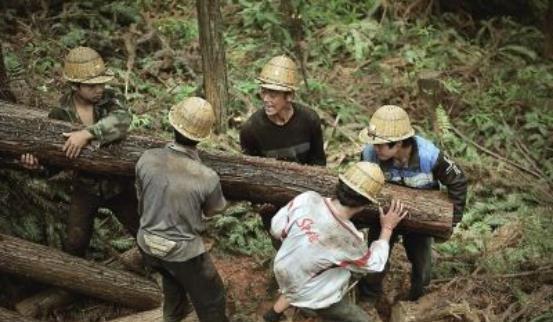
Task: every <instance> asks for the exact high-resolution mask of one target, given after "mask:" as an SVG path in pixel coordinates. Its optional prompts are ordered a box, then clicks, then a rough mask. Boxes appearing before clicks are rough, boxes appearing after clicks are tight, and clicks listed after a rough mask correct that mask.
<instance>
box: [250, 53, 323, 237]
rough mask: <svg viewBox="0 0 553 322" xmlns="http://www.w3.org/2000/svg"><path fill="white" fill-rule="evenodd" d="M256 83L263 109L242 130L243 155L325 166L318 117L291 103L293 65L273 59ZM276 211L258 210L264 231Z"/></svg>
mask: <svg viewBox="0 0 553 322" xmlns="http://www.w3.org/2000/svg"><path fill="white" fill-rule="evenodd" d="M257 79H258V80H259V81H260V82H261V85H260V87H261V99H262V100H263V109H259V110H258V111H256V112H255V113H254V114H253V115H252V116H251V117H250V118H249V119H248V120H247V121H246V123H245V124H244V125H243V126H242V129H241V130H240V145H241V147H242V151H243V152H244V153H245V154H247V155H253V156H260V157H266V158H275V159H277V160H282V161H290V162H297V163H301V164H309V165H320V166H325V165H326V155H325V151H324V148H323V131H322V129H321V120H320V119H319V116H318V115H317V113H315V111H313V110H312V109H310V108H309V107H307V106H302V105H300V104H297V103H295V102H293V101H292V100H293V98H294V92H295V91H296V89H297V87H296V84H297V71H296V64H295V63H294V62H293V61H292V60H291V59H290V58H288V57H286V56H277V57H274V58H272V59H271V60H270V61H269V62H268V63H267V64H266V65H265V66H264V67H263V69H262V70H261V74H260V75H259V77H258V78H257ZM276 211H277V208H276V207H275V206H273V205H271V204H264V205H263V206H262V207H261V208H260V209H259V214H260V215H261V218H262V220H263V225H264V227H265V229H266V230H267V231H269V229H270V228H271V218H272V217H273V216H274V214H275V212H276ZM275 247H276V246H275Z"/></svg>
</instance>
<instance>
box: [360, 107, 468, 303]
mask: <svg viewBox="0 0 553 322" xmlns="http://www.w3.org/2000/svg"><path fill="white" fill-rule="evenodd" d="M359 138H360V140H361V141H362V142H363V143H366V145H365V147H364V149H363V152H362V155H361V159H362V160H364V161H369V162H375V163H377V164H379V165H380V167H381V168H382V171H383V172H384V176H385V178H386V181H387V182H390V183H395V184H400V185H403V186H407V187H411V188H416V189H439V186H440V185H443V186H445V187H447V192H448V196H449V198H450V200H451V201H452V202H453V205H454V211H453V225H454V226H455V225H456V224H457V223H458V222H460V221H461V218H462V215H463V209H464V207H465V202H466V196H467V180H466V178H465V175H464V174H463V171H462V170H461V169H460V168H459V167H458V166H457V164H456V163H455V162H454V161H453V160H451V159H449V158H448V157H447V156H446V155H445V154H444V153H443V152H442V151H440V149H439V148H437V147H436V146H435V145H434V144H433V143H432V142H430V141H429V140H427V139H425V138H423V137H420V136H418V135H415V131H414V129H413V128H412V127H411V122H410V120H409V116H408V115H407V112H405V110H403V109H402V108H401V107H398V106H394V105H385V106H382V107H380V108H379V109H378V110H376V112H375V113H374V114H373V116H372V118H371V120H370V122H369V126H368V127H367V128H365V129H364V130H363V131H361V133H360V134H359ZM378 230H379V229H378V227H371V228H370V231H369V240H373V239H376V238H378V235H379V231H378ZM401 235H402V240H403V245H404V247H405V251H406V253H407V258H408V259H409V261H410V262H411V264H412V268H411V290H410V292H409V300H411V301H415V300H417V299H418V298H419V297H420V296H421V295H422V294H423V292H424V287H425V286H427V285H428V284H429V283H430V276H431V269H432V237H431V236H427V235H422V234H417V233H402V234H401ZM397 239H398V233H395V234H394V236H392V239H391V240H390V252H391V250H392V247H393V245H394V243H395V242H396V241H397ZM384 274H385V273H382V274H373V278H372V280H370V281H369V280H363V281H362V283H361V293H362V294H363V295H367V296H377V295H379V294H380V293H381V292H382V280H383V278H384Z"/></svg>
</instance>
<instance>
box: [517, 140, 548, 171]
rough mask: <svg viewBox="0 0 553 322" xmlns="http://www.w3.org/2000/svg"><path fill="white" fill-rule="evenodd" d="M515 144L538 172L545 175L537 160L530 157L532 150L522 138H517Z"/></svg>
mask: <svg viewBox="0 0 553 322" xmlns="http://www.w3.org/2000/svg"><path fill="white" fill-rule="evenodd" d="M515 145H516V146H517V148H518V149H519V150H520V152H521V154H522V156H523V157H524V158H525V159H526V161H528V163H529V164H530V165H531V166H532V168H534V170H535V171H536V172H538V173H539V174H541V175H542V177H545V174H544V173H543V171H542V170H541V169H540V168H539V167H538V165H537V163H536V161H534V159H532V158H531V157H530V151H528V149H527V148H526V147H525V146H524V144H522V143H521V142H520V140H515Z"/></svg>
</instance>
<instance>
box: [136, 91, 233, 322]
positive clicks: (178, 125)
mask: <svg viewBox="0 0 553 322" xmlns="http://www.w3.org/2000/svg"><path fill="white" fill-rule="evenodd" d="M214 120H215V114H214V113H213V109H212V107H211V105H210V104H209V103H208V102H207V101H205V100H203V99H201V98H197V97H193V98H189V99H187V100H185V101H183V102H181V103H179V104H177V105H175V106H173V108H172V109H171V112H170V114H169V122H170V123H171V125H172V126H173V128H174V133H175V142H173V143H170V144H168V145H167V146H166V147H165V148H161V149H151V150H148V151H146V152H144V154H143V155H142V157H141V158H140V159H139V160H138V163H137V165H136V190H137V194H138V200H139V205H138V208H139V213H140V229H139V231H138V236H137V242H138V245H139V247H140V249H141V251H142V253H143V255H144V259H145V262H146V263H147V264H148V265H150V266H151V267H152V268H154V269H156V270H158V271H159V272H160V273H161V274H162V276H163V294H164V303H163V320H164V322H173V321H175V322H176V321H181V320H182V319H183V318H184V317H185V316H186V314H187V313H188V311H189V310H188V309H189V303H188V299H187V295H189V296H190V299H191V300H192V305H193V306H194V309H195V310H196V314H197V315H198V318H199V320H200V321H201V322H225V321H228V320H227V317H226V315H225V292H224V286H223V283H222V280H221V277H220V276H219V274H218V273H217V270H216V268H215V266H214V265H213V262H212V261H211V258H210V256H209V254H208V253H207V252H206V250H205V246H204V243H203V241H202V238H201V234H202V232H203V231H204V230H205V224H204V221H203V216H204V215H205V216H210V215H213V214H214V213H215V212H217V211H219V210H222V209H223V208H224V207H225V205H226V201H225V198H224V197H223V193H222V190H221V184H220V182H219V176H218V175H217V173H216V172H215V171H214V170H212V169H211V168H209V167H207V166H205V165H203V164H202V162H201V160H200V158H199V156H198V152H197V150H196V144H197V143H198V142H199V141H201V140H202V139H204V138H205V137H207V136H208V135H209V133H210V131H211V128H212V126H213V123H214Z"/></svg>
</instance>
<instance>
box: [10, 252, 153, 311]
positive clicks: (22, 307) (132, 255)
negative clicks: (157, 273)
mask: <svg viewBox="0 0 553 322" xmlns="http://www.w3.org/2000/svg"><path fill="white" fill-rule="evenodd" d="M104 264H106V266H107V267H110V268H115V269H117V268H118V266H122V267H123V268H124V269H126V270H128V271H131V272H135V273H139V274H140V273H142V271H143V269H142V267H143V262H142V255H141V254H140V251H139V250H138V247H133V248H131V249H129V250H128V251H126V252H124V253H123V254H121V255H119V256H118V257H117V258H116V259H115V261H111V262H109V263H105V262H104ZM75 298H76V297H75V294H74V293H71V292H68V291H66V290H64V289H61V288H57V287H53V288H48V289H45V290H43V291H41V292H39V293H36V294H34V295H32V296H30V297H28V298H26V299H23V300H22V301H19V302H18V303H17V304H15V310H16V311H17V312H18V313H19V314H21V315H23V316H29V317H34V316H37V315H39V314H45V313H48V312H51V311H53V310H54V309H57V308H60V307H63V306H66V305H68V304H70V303H72V302H73V301H74V300H75Z"/></svg>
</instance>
